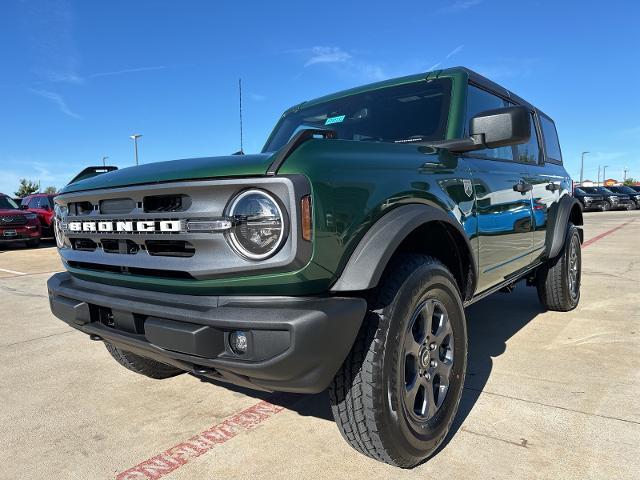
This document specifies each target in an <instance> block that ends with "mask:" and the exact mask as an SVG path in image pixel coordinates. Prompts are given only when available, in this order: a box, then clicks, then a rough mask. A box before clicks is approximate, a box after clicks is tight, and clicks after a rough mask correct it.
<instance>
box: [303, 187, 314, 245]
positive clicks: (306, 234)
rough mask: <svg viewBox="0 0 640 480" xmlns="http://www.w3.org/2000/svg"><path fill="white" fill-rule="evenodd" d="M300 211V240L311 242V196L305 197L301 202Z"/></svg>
mask: <svg viewBox="0 0 640 480" xmlns="http://www.w3.org/2000/svg"><path fill="white" fill-rule="evenodd" d="M300 203H301V208H300V210H301V211H302V238H303V239H304V240H307V241H308V242H310V241H311V233H312V230H313V220H312V219H313V217H312V215H311V196H310V195H305V196H304V197H302V200H301V202H300Z"/></svg>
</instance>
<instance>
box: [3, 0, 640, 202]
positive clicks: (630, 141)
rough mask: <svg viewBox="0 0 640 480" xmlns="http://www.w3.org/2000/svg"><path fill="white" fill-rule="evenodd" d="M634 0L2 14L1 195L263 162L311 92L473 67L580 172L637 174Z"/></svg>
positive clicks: (442, 0) (639, 44)
mask: <svg viewBox="0 0 640 480" xmlns="http://www.w3.org/2000/svg"><path fill="white" fill-rule="evenodd" d="M639 20H640V6H639V5H638V2H635V1H627V2H621V1H615V0H610V1H608V2H584V1H557V0H556V1H547V0H539V1H529V0H523V1H517V2H514V1H508V0H451V1H446V0H432V1H421V2H415V1H406V2H388V1H386V2H380V1H376V0H367V1H353V2H345V1H341V2H337V1H331V0H325V1H323V2H321V3H313V2H312V3H308V2H300V1H294V2H290V1H280V2H275V1H272V2H258V1H251V2H247V1H241V0H236V1H234V2H228V1H222V0H220V1H216V2H209V1H187V0H185V1H134V0H129V1H120V0H111V1H108V2H98V1H80V0H76V1H71V0H33V1H28V0H24V1H17V0H4V1H3V2H1V3H0V59H2V68H1V69H0V72H1V73H2V75H0V106H1V109H0V173H1V174H0V191H4V192H5V193H12V192H13V191H14V190H15V189H16V187H17V182H18V179H19V178H20V177H27V178H31V179H34V180H40V181H41V182H42V186H43V187H44V186H47V185H55V186H57V187H61V186H63V185H64V184H65V183H66V182H67V181H68V180H69V179H70V178H71V177H72V176H73V175H74V174H75V173H77V172H78V171H79V170H80V169H82V168H83V167H84V166H86V165H87V164H98V163H100V160H101V158H102V156H103V155H108V156H109V157H110V159H109V163H112V164H115V165H118V166H120V167H125V166H129V165H131V164H132V163H133V148H132V141H131V140H130V139H129V135H130V134H132V133H142V134H143V135H144V136H143V137H142V138H141V139H140V143H139V147H140V159H141V161H142V162H144V163H148V162H153V161H161V160H170V159H175V158H186V157H195V156H214V155H221V154H228V153H231V152H234V151H236V150H238V143H239V140H238V137H239V133H238V109H237V100H238V99H237V79H238V77H242V79H243V86H244V89H243V90H244V97H245V98H244V100H245V101H244V109H245V124H244V129H245V150H246V151H248V152H253V151H259V150H260V149H261V147H262V145H263V143H264V140H265V139H266V137H267V135H268V133H269V131H270V130H271V128H272V126H273V124H274V123H275V121H276V120H277V118H278V117H279V115H280V114H281V112H282V111H283V110H284V109H285V108H287V107H289V106H290V105H293V104H295V103H298V102H300V101H302V100H305V99H310V98H313V97H317V96H319V95H323V94H326V93H330V92H333V91H336V90H341V89H344V88H348V87H352V86H356V85H360V84H364V83H369V82H372V81H376V80H381V79H385V78H391V77H394V76H400V75H405V74H410V73H417V72H421V71H427V70H429V69H432V68H439V67H446V66H453V65H465V66H468V67H470V68H472V69H475V70H477V71H479V72H480V73H482V74H484V75H486V76H488V77H490V78H491V79H493V80H495V81H497V82H499V83H501V84H503V85H504V86H506V87H507V88H509V89H511V90H513V91H515V92H516V93H518V94H520V95H521V96H522V97H524V98H526V99H527V100H529V101H530V102H532V103H534V104H536V105H537V106H539V107H540V108H541V109H542V110H544V111H545V112H547V113H548V114H549V115H551V116H552V117H553V118H554V119H555V120H556V123H557V125H558V130H559V134H560V141H561V144H562V147H563V154H564V157H565V163H566V165H567V169H568V170H569V173H570V174H571V175H573V176H574V178H577V177H578V174H579V157H580V152H581V151H583V150H589V151H591V152H592V153H591V154H590V155H588V156H587V157H586V162H585V177H587V178H595V177H596V174H597V169H598V165H609V168H608V169H607V172H608V174H607V176H613V177H621V175H622V169H623V168H624V167H625V166H626V167H629V175H630V176H634V177H636V178H638V177H640V146H639V144H640V93H639V86H640V82H639V80H638V79H639V77H640V40H639V38H640V37H639V36H638V31H639V30H638V28H639V27H638V23H639Z"/></svg>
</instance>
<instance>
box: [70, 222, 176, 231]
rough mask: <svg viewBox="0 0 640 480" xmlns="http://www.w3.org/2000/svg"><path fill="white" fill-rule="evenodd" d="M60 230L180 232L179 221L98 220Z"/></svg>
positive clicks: (72, 223) (78, 223)
mask: <svg viewBox="0 0 640 480" xmlns="http://www.w3.org/2000/svg"><path fill="white" fill-rule="evenodd" d="M62 229H63V230H65V231H67V232H70V233H76V232H103V233H114V232H115V233H154V232H161V233H171V232H182V231H183V229H182V222H181V221H180V220H100V221H97V222H75V221H72V222H68V223H63V224H62Z"/></svg>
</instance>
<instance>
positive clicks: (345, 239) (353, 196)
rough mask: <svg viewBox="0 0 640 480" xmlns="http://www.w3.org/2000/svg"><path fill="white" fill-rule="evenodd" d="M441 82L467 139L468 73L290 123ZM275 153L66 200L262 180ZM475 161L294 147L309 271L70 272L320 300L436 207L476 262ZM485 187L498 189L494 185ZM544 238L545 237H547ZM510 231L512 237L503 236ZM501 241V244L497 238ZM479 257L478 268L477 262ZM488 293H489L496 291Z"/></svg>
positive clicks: (291, 163) (440, 74) (351, 147)
mask: <svg viewBox="0 0 640 480" xmlns="http://www.w3.org/2000/svg"><path fill="white" fill-rule="evenodd" d="M434 78H449V79H451V82H452V88H451V101H450V107H449V115H448V122H447V127H446V138H447V139H454V138H460V137H461V136H462V135H463V132H464V118H465V111H466V87H467V83H468V79H469V75H468V73H467V71H466V70H464V69H449V70H443V71H436V72H431V73H428V74H420V75H412V76H409V77H403V78H399V79H394V80H388V81H385V82H379V83H375V84H372V85H367V86H363V87H358V88H355V89H351V90H347V91H344V92H339V93H336V94H333V95H329V96H326V97H322V98H319V99H316V100H313V101H310V102H305V103H303V104H300V105H298V106H296V107H293V108H291V109H289V110H288V111H287V112H285V114H284V115H283V117H284V116H285V115H286V114H287V113H288V112H291V111H295V110H297V109H299V108H300V107H301V106H303V105H304V106H308V105H313V104H317V103H321V102H325V101H329V100H334V99H336V98H340V97H344V96H347V95H353V94H356V93H361V92H365V91H368V90H374V89H380V88H385V87H390V86H394V85H400V84H405V83H410V82H420V81H425V79H434ZM281 121H282V120H281ZM276 128H277V127H276ZM272 135H273V134H272ZM274 156H275V153H273V152H270V153H269V152H267V153H264V152H263V153H261V154H257V155H244V156H240V155H238V156H225V157H217V158H198V159H187V160H177V161H171V162H162V163H154V164H148V165H142V166H140V167H133V168H127V169H123V170H120V171H117V172H112V173H107V174H104V175H101V176H99V177H94V178H91V179H88V180H85V181H82V182H79V183H77V184H73V185H70V186H68V187H67V188H65V189H64V191H63V193H69V192H78V191H83V190H92V189H102V188H111V187H120V186H128V185H142V184H152V183H158V182H169V181H178V180H194V179H209V178H224V177H251V176H264V175H265V174H266V172H267V169H268V167H269V166H270V165H271V163H272V160H273V157H274ZM474 162H478V161H477V160H475V161H474V160H468V159H466V158H464V157H463V156H458V155H453V154H450V153H449V152H447V151H445V150H436V149H434V148H431V147H420V146H418V145H412V144H399V143H398V144H394V143H378V142H364V141H358V142H356V141H347V140H332V139H312V140H309V141H307V142H305V143H304V144H302V145H301V146H300V147H299V148H297V149H296V150H295V151H294V152H293V153H292V154H291V155H290V156H289V157H288V158H287V160H286V161H285V162H284V164H283V165H282V166H281V168H280V169H279V171H278V174H279V175H280V174H303V175H305V176H306V177H307V178H308V179H309V181H310V184H311V189H312V198H313V222H314V229H313V255H312V258H311V261H310V262H309V263H308V264H307V265H306V266H304V267H303V268H301V269H299V270H296V271H288V272H287V271H285V272H280V273H271V274H263V275H244V276H238V277H233V278H230V277H224V278H219V279H213V280H176V279H166V278H156V277H144V276H136V275H124V274H117V273H104V272H100V271H91V270H85V269H82V270H80V269H72V268H70V269H69V271H70V272H71V273H72V274H73V275H75V276H77V277H80V278H82V279H85V280H90V281H94V282H102V283H107V284H112V285H119V286H127V287H132V288H139V289H147V290H155V291H166V292H175V293H182V294H193V295H314V294H323V293H326V292H327V291H328V290H329V288H330V287H331V286H332V285H333V284H334V283H335V281H336V280H337V278H338V277H339V276H340V274H341V272H342V270H343V269H344V267H345V265H346V263H347V262H348V260H349V258H350V255H351V254H352V253H353V251H354V250H355V248H356V246H357V245H358V242H359V241H360V240H361V239H362V238H363V236H364V235H365V233H366V232H367V231H368V230H369V228H370V227H371V226H372V225H373V224H374V223H375V222H376V221H377V220H379V219H380V218H381V217H382V216H383V215H385V214H386V213H388V212H389V211H391V210H392V209H394V208H396V207H398V206H400V205H405V204H415V203H421V204H425V205H432V206H435V207H438V208H440V209H442V210H444V211H445V212H447V213H448V214H449V215H450V216H451V218H452V219H453V220H454V221H455V222H458V223H459V224H460V226H461V227H462V229H463V230H464V231H465V232H466V234H467V236H468V238H469V240H470V243H471V246H472V249H473V252H472V253H473V255H474V256H476V257H477V258H487V257H486V255H485V254H484V253H483V252H482V251H481V246H480V242H479V236H481V235H479V233H478V232H479V231H481V230H482V229H481V228H480V227H479V222H482V221H483V217H481V216H478V212H477V210H476V201H475V200H476V198H475V197H476V189H478V188H480V186H482V188H485V187H486V185H484V184H483V185H480V183H479V180H478V179H477V178H474V174H473V171H474V168H476V163H474ZM523 168H525V167H523ZM559 168H560V169H561V170H562V172H559V178H561V179H562V178H564V180H563V181H565V182H566V178H568V176H567V175H566V172H564V169H563V168H562V167H559ZM563 172H564V173H563ZM494 174H495V175H496V178H498V177H499V175H501V173H500V172H493V171H487V172H486V175H494ZM502 175H503V176H504V173H502ZM485 183H486V182H485ZM471 184H473V185H474V191H473V193H472V194H470V195H469V194H466V193H465V188H466V187H467V186H469V185H471ZM488 185H489V186H492V185H490V182H489V183H488ZM496 185H497V183H496ZM500 188H504V185H500ZM486 189H487V188H485V190H486ZM507 190H508V189H507ZM485 193H486V192H485ZM493 193H495V192H493ZM512 193H513V192H512ZM489 194H492V192H489V193H488V194H487V195H489ZM489 203H491V202H489ZM496 212H497V211H496ZM496 212H493V214H497V213H496ZM491 214H492V213H491V212H489V215H491ZM486 218H489V217H486ZM501 218H502V217H501ZM541 228H542V227H541ZM541 232H542V235H543V234H544V231H543V230H541ZM510 234H513V232H512V231H507V232H506V233H505V235H510ZM491 235H493V234H492V233H491V232H487V233H486V237H485V238H492V237H491ZM495 237H496V238H498V236H497V235H495ZM502 238H503V239H504V238H507V237H505V236H503V237H502ZM526 255H529V253H528V252H526ZM531 255H533V253H532V254H531ZM477 258H476V259H475V260H474V261H475V262H478V259H477ZM527 258H529V257H527ZM479 264H482V262H481V261H480V262H479ZM496 264H497V263H496ZM487 268H489V267H487ZM496 268H497V269H498V273H500V272H499V268H498V267H496ZM480 274H481V275H482V272H480ZM486 286H487V288H489V287H490V286H491V285H486Z"/></svg>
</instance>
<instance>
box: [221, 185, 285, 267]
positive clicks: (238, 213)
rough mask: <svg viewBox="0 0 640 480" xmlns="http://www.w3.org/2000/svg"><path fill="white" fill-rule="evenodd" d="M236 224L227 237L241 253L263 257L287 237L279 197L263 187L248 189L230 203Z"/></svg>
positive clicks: (275, 248)
mask: <svg viewBox="0 0 640 480" xmlns="http://www.w3.org/2000/svg"><path fill="white" fill-rule="evenodd" d="M227 216H228V217H230V219H231V221H232V224H233V226H232V227H231V229H230V230H229V231H228V232H227V234H226V235H227V241H228V242H229V244H230V245H231V247H232V248H233V249H234V250H235V251H236V252H237V253H238V254H240V255H241V256H243V257H245V258H248V259H250V260H263V259H265V258H268V257H270V256H271V255H273V254H275V253H276V252H277V251H278V249H279V248H280V247H281V246H282V244H283V243H284V241H285V240H286V224H285V223H286V220H285V217H284V214H283V210H282V208H280V205H279V204H278V201H277V200H276V199H275V198H274V197H272V196H271V195H269V194H268V193H267V192H264V191H262V190H246V191H244V192H242V193H240V194H239V195H238V196H236V197H235V198H234V199H233V200H232V201H231V204H230V205H229V208H228V211H227Z"/></svg>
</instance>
